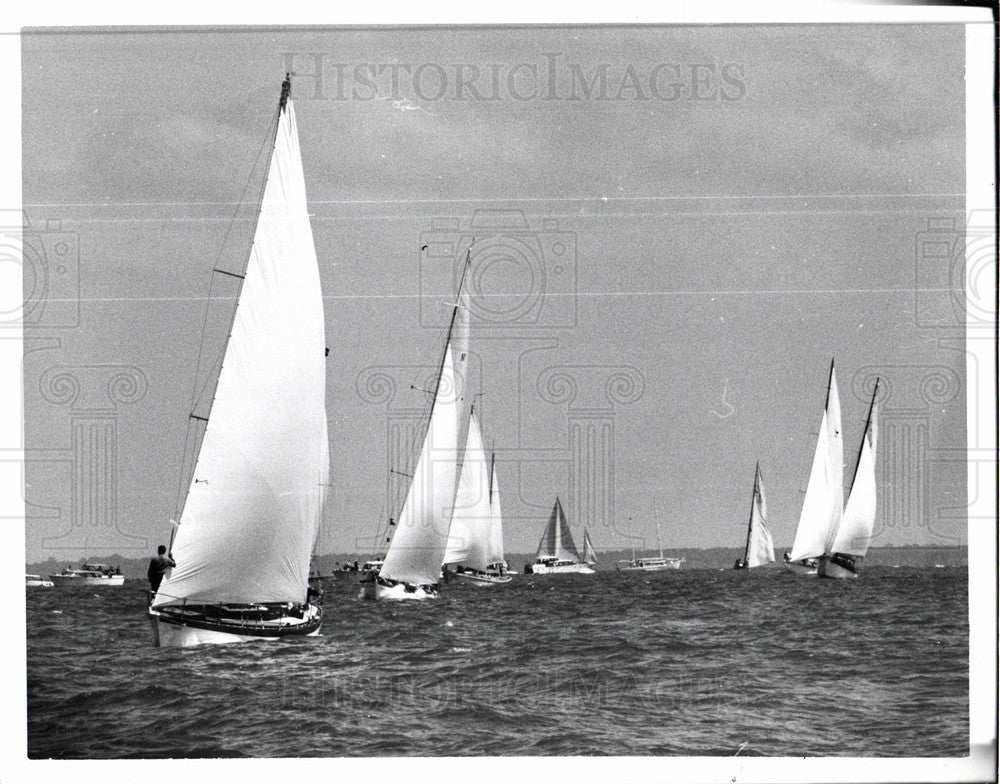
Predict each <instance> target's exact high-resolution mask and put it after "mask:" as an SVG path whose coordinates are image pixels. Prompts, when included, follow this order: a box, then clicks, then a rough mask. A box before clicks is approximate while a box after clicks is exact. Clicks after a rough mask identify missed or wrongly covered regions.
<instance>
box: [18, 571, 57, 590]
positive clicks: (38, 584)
mask: <svg viewBox="0 0 1000 784" xmlns="http://www.w3.org/2000/svg"><path fill="white" fill-rule="evenodd" d="M24 587H25V588H54V587H55V583H54V582H52V581H51V580H46V579H45V578H44V577H42V576H41V575H40V574H26V575H24Z"/></svg>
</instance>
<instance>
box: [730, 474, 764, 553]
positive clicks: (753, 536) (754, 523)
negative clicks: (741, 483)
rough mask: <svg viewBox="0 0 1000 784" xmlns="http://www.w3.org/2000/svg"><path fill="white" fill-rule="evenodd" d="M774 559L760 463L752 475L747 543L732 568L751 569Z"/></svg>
mask: <svg viewBox="0 0 1000 784" xmlns="http://www.w3.org/2000/svg"><path fill="white" fill-rule="evenodd" d="M773 560H774V542H773V541H772V540H771V532H770V531H768V530H767V499H766V498H765V497H764V478H763V477H762V476H761V474H760V463H757V468H756V470H755V472H754V477H753V495H752V496H751V498H750V521H749V522H748V523H747V544H746V548H745V549H744V550H743V557H742V558H741V559H739V560H738V561H736V564H735V566H734V567H733V568H734V569H753V568H754V567H757V566H763V565H764V564H766V563H771V562H772V561H773Z"/></svg>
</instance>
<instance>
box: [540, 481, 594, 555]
mask: <svg viewBox="0 0 1000 784" xmlns="http://www.w3.org/2000/svg"><path fill="white" fill-rule="evenodd" d="M524 573H525V574H556V573H575V574H594V567H593V565H591V564H589V563H587V562H586V561H584V560H583V559H582V558H581V557H580V554H579V553H578V552H577V551H576V545H575V544H573V535H572V534H571V533H570V530H569V522H568V521H567V520H566V513H565V512H563V508H562V504H561V503H560V502H559V498H558V497H556V504H555V506H553V507H552V514H551V515H549V522H548V523H547V524H546V526H545V532H544V533H543V534H542V540H541V541H540V542H539V543H538V550H537V551H536V552H535V562H534V563H530V564H525V565H524Z"/></svg>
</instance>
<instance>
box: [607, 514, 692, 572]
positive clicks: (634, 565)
mask: <svg viewBox="0 0 1000 784" xmlns="http://www.w3.org/2000/svg"><path fill="white" fill-rule="evenodd" d="M653 516H654V517H655V518H656V545H657V547H658V548H659V551H660V555H659V556H646V557H639V558H636V556H635V547H634V546H633V547H632V560H630V561H619V562H618V566H617V567H616V568H617V569H618V570H619V571H623V572H626V571H628V572H631V571H640V572H662V571H665V570H667V569H680V568H681V564H682V563H684V559H683V558H673V557H667V556H665V555H664V554H663V537H662V535H661V533H660V520H659V518H658V517H656V511H655V507H654V511H653ZM630 528H631V526H630ZM629 533H630V535H631V531H629Z"/></svg>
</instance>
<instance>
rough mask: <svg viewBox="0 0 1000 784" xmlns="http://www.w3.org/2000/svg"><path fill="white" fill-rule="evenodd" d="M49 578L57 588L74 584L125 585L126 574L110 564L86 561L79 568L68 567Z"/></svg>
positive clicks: (90, 585)
mask: <svg viewBox="0 0 1000 784" xmlns="http://www.w3.org/2000/svg"><path fill="white" fill-rule="evenodd" d="M49 580H50V581H51V583H52V585H54V586H55V587H57V588H67V587H70V586H74V585H86V586H88V587H92V586H99V585H100V586H105V587H117V586H121V585H125V575H123V574H122V573H121V571H120V570H119V569H118V568H117V567H113V566H108V564H98V563H85V564H83V565H82V566H81V567H80V568H79V569H73V568H72V567H66V568H65V569H63V570H62V571H61V572H59V574H50V575H49Z"/></svg>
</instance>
